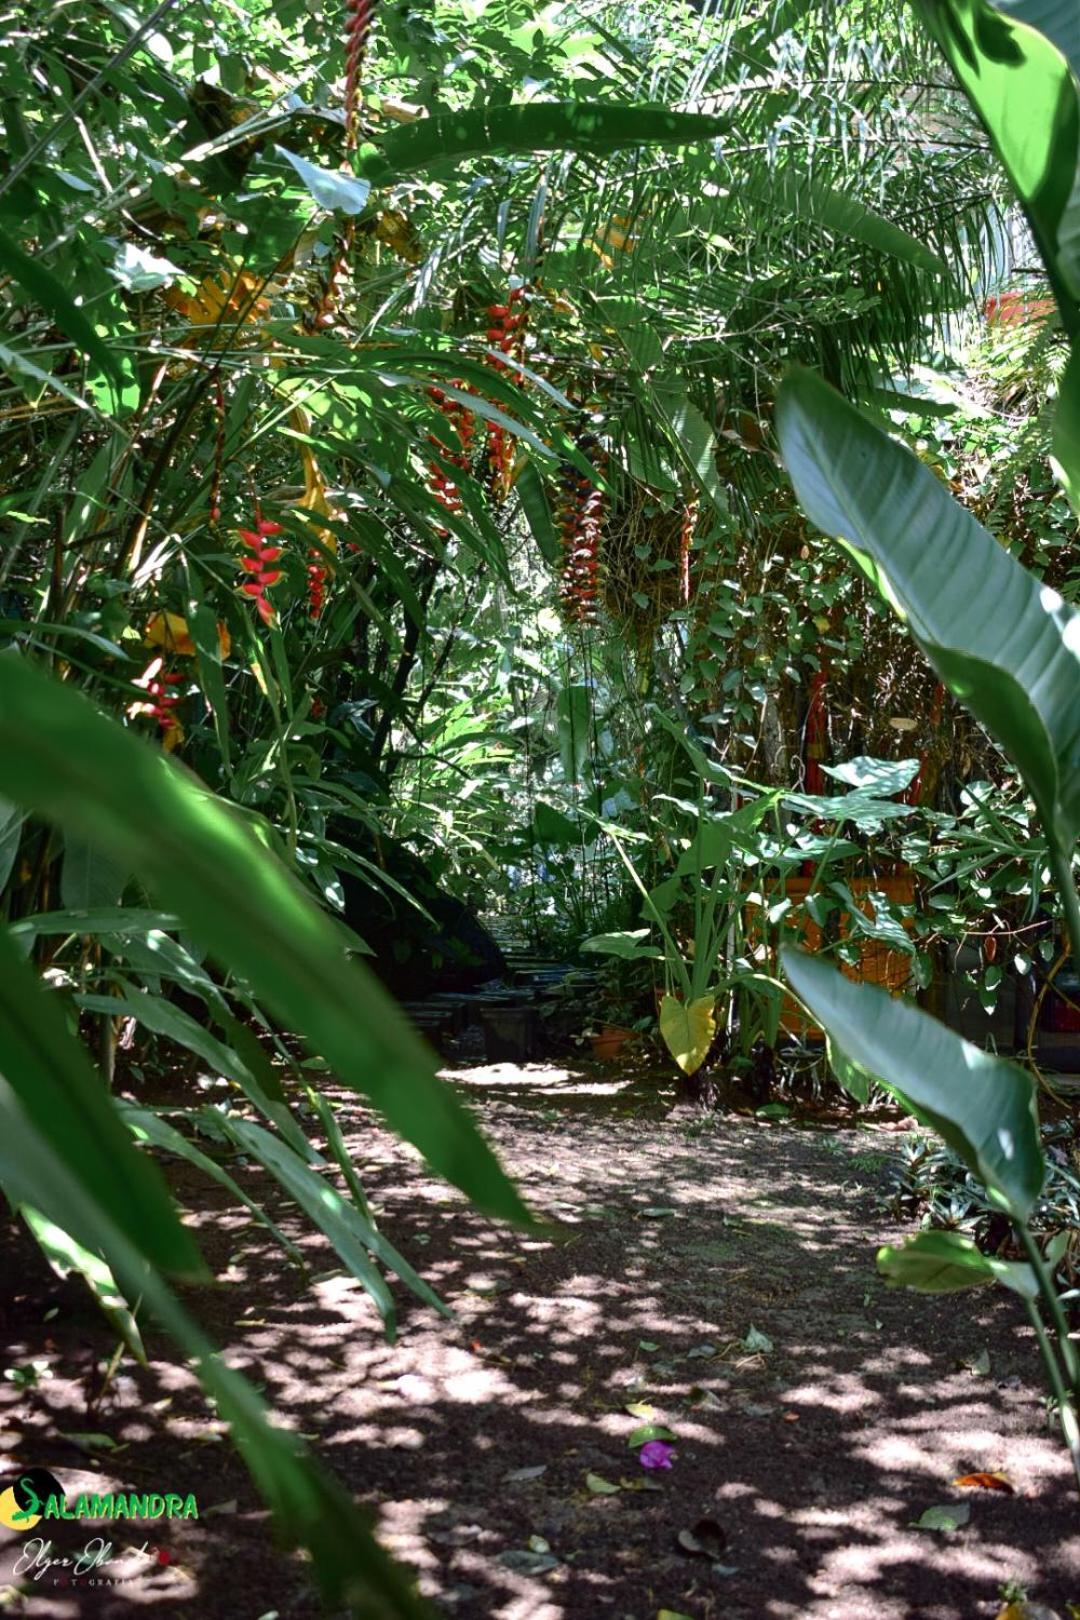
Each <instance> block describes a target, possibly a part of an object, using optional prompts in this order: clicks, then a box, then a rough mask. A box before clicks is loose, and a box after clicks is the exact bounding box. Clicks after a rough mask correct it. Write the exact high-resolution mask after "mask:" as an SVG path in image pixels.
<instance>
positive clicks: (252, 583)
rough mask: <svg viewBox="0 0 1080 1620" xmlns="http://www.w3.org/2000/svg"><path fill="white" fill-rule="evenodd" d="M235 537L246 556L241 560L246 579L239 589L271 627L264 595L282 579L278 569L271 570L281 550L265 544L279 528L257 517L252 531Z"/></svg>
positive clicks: (270, 609) (271, 611) (270, 610)
mask: <svg viewBox="0 0 1080 1620" xmlns="http://www.w3.org/2000/svg"><path fill="white" fill-rule="evenodd" d="M238 533H239V535H240V539H241V541H242V542H243V544H244V545H245V546H246V547H247V555H246V556H242V557H241V558H240V566H241V568H242V569H243V570H244V571H245V573H246V575H247V578H246V579H245V580H244V581H243V583H242V584H241V586H240V589H241V590H242V591H243V593H244V595H245V596H250V597H251V599H252V601H253V602H254V603H255V607H256V609H257V610H258V614H259V617H260V619H261V620H262V621H263V623H264V624H272V623H273V619H274V606H273V603H272V602H271V601H270V599H269V597H268V596H267V594H266V593H267V591H268V590H269V589H270V587H271V586H272V585H276V584H277V582H278V580H279V579H280V578H281V569H280V568H275V567H274V564H275V563H276V562H277V560H278V558H279V557H280V556H281V547H280V546H268V545H267V544H266V541H267V540H268V539H269V538H270V537H271V536H272V535H275V534H280V533H281V524H280V523H273V522H271V520H270V519H269V518H264V517H263V516H262V514H261V513H256V517H255V527H254V529H240V530H238Z"/></svg>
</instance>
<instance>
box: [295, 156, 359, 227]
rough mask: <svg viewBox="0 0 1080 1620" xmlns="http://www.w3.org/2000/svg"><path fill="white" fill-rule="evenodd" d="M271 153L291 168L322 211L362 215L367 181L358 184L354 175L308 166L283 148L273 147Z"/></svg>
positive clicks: (313, 164) (316, 165)
mask: <svg viewBox="0 0 1080 1620" xmlns="http://www.w3.org/2000/svg"><path fill="white" fill-rule="evenodd" d="M274 150H275V151H276V152H277V154H278V156H279V157H283V158H284V159H285V160H286V162H288V163H291V164H292V166H293V168H294V169H295V170H296V172H297V174H298V175H299V176H300V178H301V180H302V181H303V182H304V184H305V186H306V187H307V189H308V190H309V191H310V193H311V195H312V196H313V197H314V199H315V201H316V202H317V203H318V205H319V207H320V208H325V209H326V210H327V211H328V212H329V213H331V214H333V213H338V214H353V215H355V214H360V213H362V212H363V210H364V206H365V204H366V203H367V200H368V195H369V193H370V191H371V183H370V181H368V180H358V179H357V178H356V176H355V175H352V174H344V173H342V172H341V170H335V169H321V168H320V167H319V165H318V164H317V163H309V162H308V160H307V158H302V157H300V156H299V155H298V154H297V153H296V152H290V151H289V150H288V148H287V147H284V146H278V147H275V148H274Z"/></svg>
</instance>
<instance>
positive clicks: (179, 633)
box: [146, 613, 195, 658]
mask: <svg viewBox="0 0 1080 1620" xmlns="http://www.w3.org/2000/svg"><path fill="white" fill-rule="evenodd" d="M146 640H147V641H148V642H149V643H150V645H151V647H161V648H163V649H164V651H165V652H171V653H180V655H181V656H182V657H184V658H193V657H194V656H195V643H194V642H193V641H192V639H191V635H190V633H189V631H188V627H187V620H186V619H182V618H181V617H180V615H179V613H155V614H154V615H153V617H152V618H150V619H148V620H147V624H146Z"/></svg>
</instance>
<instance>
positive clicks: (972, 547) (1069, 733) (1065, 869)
mask: <svg viewBox="0 0 1080 1620" xmlns="http://www.w3.org/2000/svg"><path fill="white" fill-rule="evenodd" d="M922 9H923V10H924V12H925V14H926V15H927V17H928V19H929V21H930V25H931V27H932V29H933V31H934V33H935V35H936V37H937V38H938V39H939V41H940V42H941V44H942V46H943V48H944V50H945V54H946V55H947V57H948V58H949V60H950V61H951V62H952V63H953V66H954V67H955V69H956V71H957V74H958V77H959V79H960V82H961V84H962V85H963V87H964V89H965V90H966V91H967V93H968V94H969V96H970V97H971V99H972V100H973V102H974V104H975V106H976V109H977V110H978V112H979V115H980V116H981V117H982V118H983V120H984V122H985V123H986V124H987V127H988V128H989V130H990V133H991V135H992V137H993V139H994V141H995V145H996V146H997V149H998V151H999V153H1000V155H1001V157H1002V159H1003V160H1004V162H1005V165H1006V167H1007V169H1008V171H1009V174H1010V178H1011V179H1012V181H1013V183H1014V184H1015V186H1016V189H1017V193H1018V195H1019V198H1020V201H1021V203H1022V205H1023V206H1024V208H1025V210H1026V212H1027V214H1028V218H1029V222H1030V223H1031V226H1032V229H1033V231H1034V233H1035V236H1036V240H1037V241H1038V243H1039V246H1040V250H1041V252H1042V254H1043V258H1044V262H1045V263H1046V266H1047V272H1048V274H1049V276H1050V280H1051V284H1052V286H1053V287H1054V289H1055V294H1056V296H1057V299H1058V304H1059V308H1060V310H1061V314H1062V320H1063V322H1064V324H1065V327H1066V330H1067V331H1069V332H1070V334H1073V333H1074V332H1075V326H1076V322H1075V313H1076V305H1075V301H1074V294H1073V290H1072V289H1073V287H1074V285H1075V278H1074V271H1073V268H1072V261H1071V252H1072V248H1071V241H1070V217H1069V202H1068V199H1069V195H1070V194H1071V188H1072V181H1073V176H1074V175H1075V169H1076V140H1077V128H1078V108H1080V99H1078V97H1080V87H1078V85H1077V82H1076V80H1075V78H1074V76H1073V72H1072V70H1071V68H1070V66H1069V63H1068V62H1066V61H1065V59H1064V58H1063V57H1062V56H1061V55H1060V54H1059V52H1058V51H1057V50H1056V49H1055V47H1054V45H1052V44H1051V43H1050V42H1049V41H1048V40H1047V39H1046V38H1044V37H1043V36H1042V35H1041V34H1039V33H1036V32H1034V31H1033V30H1032V29H1030V28H1029V27H1028V26H1027V25H1026V23H1025V24H1019V23H1016V22H1014V21H1013V20H1012V19H1011V18H1009V17H1008V16H1003V15H1002V12H1001V11H1000V10H998V9H995V8H993V7H991V6H989V5H986V4H983V3H982V0H973V3H969V4H960V3H953V0H943V3H940V4H934V5H933V6H929V5H928V6H926V7H924V8H922ZM1004 9H1005V10H1011V9H1015V10H1016V12H1017V13H1020V12H1021V11H1022V10H1023V9H1024V8H1020V7H1016V8H1004ZM1024 14H1025V15H1027V12H1026V10H1024ZM1040 20H1041V21H1043V23H1044V25H1045V22H1046V19H1045V18H1043V17H1042V16H1041V14H1040ZM1063 408H1064V410H1065V411H1066V412H1067V411H1068V409H1069V401H1068V394H1067V391H1066V393H1065V398H1064V406H1063ZM777 432H778V434H779V438H780V443H781V447H782V450H783V455H784V460H785V464H786V466H787V469H788V472H789V474H790V476H791V478H792V481H793V483H794V485H795V489H796V492H797V494H798V496H799V499H800V501H801V503H802V505H803V507H804V509H805V510H806V512H807V514H808V516H809V517H810V518H811V520H812V521H813V522H814V523H815V524H816V525H817V526H818V527H819V528H821V529H823V530H824V531H825V532H826V533H828V534H832V535H835V536H836V537H837V538H838V539H840V540H841V541H842V542H843V543H844V544H845V546H847V547H848V548H849V549H850V550H851V552H852V554H853V555H854V557H855V558H856V560H857V561H858V562H859V564H860V566H862V567H863V568H864V569H865V570H866V571H867V573H868V574H869V575H870V576H871V577H872V578H873V580H874V582H875V583H876V584H877V585H878V587H879V589H880V590H881V591H882V593H883V594H884V595H885V596H886V598H887V599H888V600H889V601H890V602H891V603H892V605H893V606H894V608H895V610H896V611H897V612H898V613H899V614H900V615H901V617H902V618H903V619H904V621H905V622H906V624H907V625H908V628H909V630H910V633H911V634H912V636H913V637H914V638H915V640H916V641H917V643H918V645H919V646H920V648H921V649H922V651H923V652H924V654H925V655H926V657H927V658H928V659H929V661H930V662H931V663H932V664H933V666H934V668H935V669H936V670H937V671H938V673H939V675H940V677H941V679H942V681H943V682H944V683H945V684H946V685H947V686H948V687H949V689H950V690H951V691H952V692H953V693H954V694H955V695H956V696H957V697H958V698H959V699H960V700H961V701H962V702H963V703H965V704H966V705H967V706H968V707H969V708H970V709H971V710H972V712H973V713H974V714H975V715H976V716H977V717H978V718H979V719H980V720H981V721H982V723H983V724H984V725H985V726H986V727H987V728H988V729H989V730H990V731H991V732H993V733H994V735H995V736H996V737H997V738H998V740H999V741H1000V742H1001V743H1002V745H1003V746H1004V748H1005V749H1006V751H1007V752H1008V753H1009V755H1010V757H1011V758H1012V760H1013V762H1014V763H1015V765H1016V766H1017V768H1018V770H1019V771H1020V773H1021V776H1022V778H1023V780H1024V782H1025V784H1026V786H1027V788H1028V791H1029V792H1030V794H1031V796H1032V798H1033V799H1034V801H1035V805H1036V808H1037V811H1038V814H1039V818H1040V821H1041V823H1042V826H1043V830H1044V832H1045V834H1046V836H1047V839H1048V842H1049V854H1050V862H1051V866H1052V869H1053V873H1054V877H1055V880H1056V883H1057V887H1058V891H1059V894H1060V896H1061V900H1062V904H1063V906H1064V910H1065V917H1066V923H1067V926H1068V931H1069V938H1070V941H1071V944H1072V949H1073V953H1074V955H1076V956H1078V957H1080V905H1078V901H1077V894H1076V887H1075V881H1074V877H1073V851H1074V847H1075V844H1076V839H1077V834H1078V831H1080V731H1078V730H1077V726H1078V723H1080V722H1078V718H1077V717H1078V715H1080V704H1078V702H1077V698H1078V695H1080V614H1077V612H1076V611H1075V610H1074V609H1072V608H1070V607H1069V606H1067V605H1066V604H1065V603H1064V602H1063V601H1062V599H1061V598H1060V597H1059V596H1058V595H1057V593H1056V592H1054V591H1051V590H1050V589H1049V588H1048V587H1046V586H1044V585H1041V584H1040V582H1039V581H1038V580H1037V579H1035V578H1034V577H1033V576H1031V575H1030V574H1028V573H1026V572H1025V570H1024V569H1023V568H1022V567H1021V566H1020V565H1019V564H1018V563H1017V562H1016V561H1015V560H1014V559H1013V558H1011V557H1010V556H1009V555H1008V553H1007V552H1006V551H1005V550H1004V549H1003V548H1002V547H1001V546H1000V545H999V544H998V542H997V541H995V540H994V539H993V537H992V536H990V535H989V534H988V533H987V532H986V531H985V530H984V529H983V528H982V527H981V526H980V525H979V524H978V523H977V522H976V521H975V519H974V518H973V517H972V516H971V515H970V514H969V513H967V512H966V511H965V510H964V509H963V508H962V507H960V506H959V505H958V504H957V503H956V502H955V501H953V499H952V498H951V496H950V495H949V493H948V492H947V490H945V489H944V488H943V486H942V484H941V483H940V482H939V480H938V479H937V477H936V476H935V475H934V474H933V473H932V472H931V471H929V469H927V468H926V467H924V466H922V465H921V464H920V462H919V461H918V460H917V459H916V457H915V456H913V455H912V454H911V453H910V452H909V451H908V450H906V449H904V448H903V447H901V446H900V445H898V444H897V443H896V442H895V441H894V440H892V439H890V438H889V436H888V435H887V434H885V433H883V432H882V431H881V429H880V428H878V427H876V426H875V425H873V424H872V423H870V422H869V421H868V420H867V419H866V418H865V417H863V416H862V415H861V414H860V413H859V412H858V411H857V410H855V409H854V408H853V407H852V406H851V405H849V404H848V403H847V402H845V401H844V400H843V399H842V398H841V397H840V396H839V395H838V394H837V393H836V392H835V391H834V390H832V389H830V388H829V387H828V386H827V385H826V384H825V383H824V382H822V381H820V380H819V379H818V378H816V377H813V376H810V375H808V374H805V373H796V374H794V375H793V376H791V377H790V378H788V380H787V381H786V382H785V384H784V386H783V388H782V390H781V394H780V398H779V401H778V406H777ZM1057 442H1058V449H1059V457H1064V475H1065V481H1066V484H1067V485H1068V484H1069V482H1070V480H1072V479H1073V478H1075V476H1076V469H1077V467H1078V466H1080V453H1078V451H1077V447H1076V444H1075V442H1074V441H1070V442H1069V443H1068V444H1063V443H1062V439H1061V436H1060V435H1059V437H1058V441H1057ZM784 966H785V971H786V973H787V976H788V979H789V981H790V982H791V984H792V985H793V987H794V988H795V990H796V992H797V993H798V994H799V996H800V997H801V999H802V1000H803V1001H804V1003H805V1004H806V1006H807V1007H808V1008H809V1009H810V1010H811V1012H813V1014H814V1016H815V1017H817V1018H818V1019H819V1020H820V1021H821V1023H822V1024H823V1025H824V1026H825V1027H826V1029H827V1031H828V1033H829V1038H830V1049H831V1053H832V1057H833V1062H834V1065H835V1066H836V1068H837V1072H838V1074H839V1075H840V1077H841V1078H842V1079H844V1078H845V1077H846V1076H847V1075H848V1074H849V1072H850V1070H851V1069H852V1068H854V1069H855V1070H858V1071H862V1072H863V1073H864V1074H872V1075H874V1076H876V1077H877V1078H879V1079H881V1080H882V1081H883V1082H884V1083H885V1084H886V1085H887V1086H889V1087H890V1088H891V1089H893V1090H895V1091H896V1093H897V1094H898V1095H899V1096H901V1097H902V1098H903V1099H904V1100H905V1103H906V1104H907V1105H908V1106H910V1107H911V1108H912V1109H913V1111H914V1112H915V1113H916V1115H917V1116H918V1117H920V1118H922V1119H923V1120H925V1122H926V1123H928V1124H930V1125H932V1126H933V1127H934V1128H935V1129H936V1130H937V1131H939V1132H940V1134H941V1135H942V1136H943V1137H944V1138H945V1140H946V1141H947V1142H948V1143H949V1144H950V1145H951V1146H952V1147H953V1148H954V1149H955V1150H956V1151H957V1152H958V1153H960V1154H961V1156H962V1157H963V1159H964V1162H965V1163H966V1164H967V1165H968V1166H969V1168H970V1169H971V1170H972V1171H973V1173H975V1174H977V1175H978V1176H979V1178H980V1180H981V1181H982V1182H983V1183H984V1184H985V1185H986V1187H987V1189H988V1194H989V1196H990V1197H991V1199H992V1200H993V1201H994V1202H995V1204H997V1205H998V1206H999V1207H1000V1208H1001V1209H1002V1210H1003V1211H1004V1212H1005V1213H1006V1214H1007V1215H1008V1216H1009V1218H1010V1219H1011V1220H1012V1222H1013V1223H1014V1226H1015V1229H1016V1231H1017V1234H1018V1236H1019V1238H1020V1241H1021V1243H1022V1245H1023V1248H1024V1250H1025V1252H1026V1255H1027V1261H1026V1263H1023V1264H1019V1265H1017V1264H1013V1263H1009V1262H1000V1261H995V1260H993V1259H992V1258H988V1257H986V1256H984V1255H983V1254H982V1253H981V1252H980V1251H979V1250H978V1249H977V1248H976V1247H975V1245H974V1244H973V1243H972V1242H971V1240H970V1239H968V1238H965V1237H963V1236H961V1235H959V1234H956V1233H945V1232H926V1233H920V1234H919V1235H918V1236H916V1237H914V1238H912V1239H910V1240H909V1241H908V1242H907V1243H906V1244H905V1245H903V1247H902V1248H900V1249H891V1248H890V1249H887V1250H885V1251H883V1252H882V1254H881V1256H880V1264H881V1267H882V1269H883V1271H884V1272H885V1273H886V1275H887V1276H889V1277H890V1278H891V1279H893V1280H894V1281H896V1282H906V1283H908V1284H910V1285H911V1286H915V1287H920V1288H924V1289H928V1290H931V1291H940V1290H952V1289H955V1288H961V1287H967V1286H972V1285H975V1284H977V1283H980V1282H989V1281H992V1280H994V1279H995V1278H996V1279H997V1280H1000V1281H1003V1282H1005V1283H1006V1284H1008V1286H1010V1287H1012V1288H1014V1289H1016V1291H1018V1292H1019V1293H1021V1295H1022V1296H1023V1297H1024V1298H1025V1300H1026V1301H1027V1303H1028V1306H1029V1311H1030V1315H1031V1320H1032V1323H1033V1326H1034V1328H1035V1331H1036V1335H1037V1337H1038V1341H1039V1346H1040V1349H1041V1351H1042V1354H1043V1358H1044V1361H1045V1363H1046V1366H1047V1370H1048V1374H1049V1377H1050V1380H1051V1384H1052V1387H1053V1390H1054V1394H1055V1397H1056V1400H1057V1404H1058V1409H1059V1414H1060V1419H1061V1424H1062V1430H1063V1433H1064V1436H1065V1439H1066V1442H1067V1444H1068V1447H1069V1450H1070V1453H1071V1455H1072V1459H1073V1465H1074V1470H1075V1472H1076V1475H1077V1481H1078V1484H1080V1426H1078V1422H1077V1415H1076V1414H1077V1406H1078V1403H1080V1360H1078V1356H1077V1351H1076V1347H1075V1345H1074V1343H1073V1341H1072V1339H1071V1337H1070V1334H1069V1329H1068V1324H1067V1321H1066V1319H1065V1314H1064V1311H1063V1308H1062V1304H1061V1301H1060V1298H1059V1296H1058V1293H1057V1291H1056V1289H1055V1286H1054V1283H1053V1280H1052V1276H1051V1275H1050V1271H1048V1268H1047V1266H1046V1263H1045V1259H1044V1257H1043V1255H1042V1253H1041V1251H1040V1249H1039V1246H1038V1243H1037V1242H1036V1241H1035V1239H1034V1238H1033V1236H1032V1234H1031V1230H1030V1226H1029V1217H1030V1214H1031V1210H1032V1207H1033V1205H1034V1203H1035V1201H1036V1199H1037V1198H1038V1196H1039V1194H1040V1191H1041V1189H1042V1184H1043V1178H1044V1171H1045V1167H1044V1163H1043V1159H1042V1152H1041V1145H1040V1141H1039V1135H1038V1128H1037V1120H1036V1116H1035V1108H1034V1093H1033V1087H1032V1082H1031V1079H1030V1077H1029V1076H1028V1075H1027V1074H1026V1073H1025V1072H1024V1071H1023V1070H1021V1069H1019V1068H1018V1067H1017V1066H1016V1065H1013V1064H1006V1063H1004V1062H1002V1061H1001V1060H1000V1059H997V1058H995V1057H993V1056H992V1055H990V1054H986V1053H981V1052H979V1051H978V1050H977V1049H976V1048H974V1047H973V1046H971V1045H970V1044H968V1043H966V1042H963V1041H961V1040H960V1039H959V1038H958V1037H957V1036H955V1035H954V1034H952V1033H951V1032H950V1031H948V1030H946V1029H944V1028H943V1027H942V1026H940V1025H938V1024H936V1023H935V1022H934V1021H933V1020H931V1019H930V1018H928V1017H927V1015H925V1014H924V1013H922V1012H920V1011H918V1010H917V1009H915V1008H913V1007H910V1006H907V1005H904V1004H903V1003H900V1002H896V1001H894V1000H892V999H891V998H889V997H888V996H886V995H884V994H882V993H881V992H880V991H877V990H874V989H872V988H869V987H856V986H854V985H851V984H848V983H846V982H845V981H844V980H843V979H842V978H840V977H839V976H838V975H833V974H830V973H829V971H828V969H827V968H825V967H824V966H823V965H822V964H820V963H818V962H815V961H813V960H811V959H809V958H805V957H800V956H799V955H797V954H796V953H788V954H786V955H785V960H784ZM1051 1270H1052V1268H1051ZM1040 1307H1041V1309H1040ZM1047 1322H1049V1324H1050V1326H1049V1329H1048V1327H1047Z"/></svg>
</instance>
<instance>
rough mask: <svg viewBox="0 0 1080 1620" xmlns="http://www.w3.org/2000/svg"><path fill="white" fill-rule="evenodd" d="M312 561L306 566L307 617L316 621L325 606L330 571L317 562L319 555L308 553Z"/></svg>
mask: <svg viewBox="0 0 1080 1620" xmlns="http://www.w3.org/2000/svg"><path fill="white" fill-rule="evenodd" d="M309 555H310V556H311V558H312V561H311V562H309V563H308V565H307V587H308V616H309V617H310V618H312V619H317V618H318V617H319V614H320V613H321V612H322V610H323V607H324V606H325V604H326V581H327V580H328V579H329V577H330V570H329V569H328V568H327V567H326V565H325V563H323V562H322V561H319V560H317V559H319V557H320V553H319V552H317V551H312V552H310V553H309Z"/></svg>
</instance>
